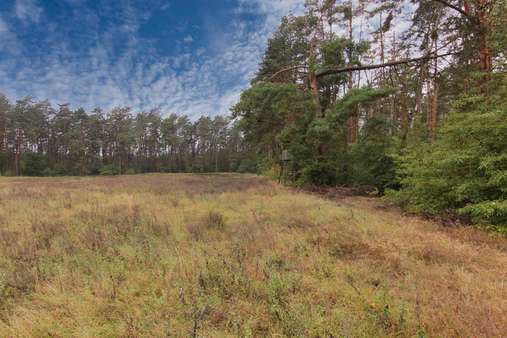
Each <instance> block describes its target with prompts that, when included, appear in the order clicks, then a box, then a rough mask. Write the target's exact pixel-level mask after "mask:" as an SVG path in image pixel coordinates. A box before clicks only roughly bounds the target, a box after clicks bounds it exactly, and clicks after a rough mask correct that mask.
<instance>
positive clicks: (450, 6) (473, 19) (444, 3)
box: [433, 0, 477, 24]
mask: <svg viewBox="0 0 507 338" xmlns="http://www.w3.org/2000/svg"><path fill="white" fill-rule="evenodd" d="M433 1H435V2H438V3H440V4H442V5H444V6H446V7H449V8H451V9H453V10H455V11H457V12H458V13H460V14H461V15H463V16H464V17H466V18H467V19H468V20H470V21H471V22H473V23H474V24H477V18H475V17H474V16H472V15H470V13H467V12H466V11H465V10H464V9H462V8H460V7H458V6H456V5H453V4H451V3H450V2H448V1H445V0H433Z"/></svg>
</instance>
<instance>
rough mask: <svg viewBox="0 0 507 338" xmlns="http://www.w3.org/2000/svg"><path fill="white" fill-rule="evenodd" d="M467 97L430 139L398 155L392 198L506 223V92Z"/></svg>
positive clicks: (417, 208)
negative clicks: (398, 180) (397, 188)
mask: <svg viewBox="0 0 507 338" xmlns="http://www.w3.org/2000/svg"><path fill="white" fill-rule="evenodd" d="M499 97H503V98H504V99H503V100H504V101H500V102H492V101H494V100H491V96H490V97H488V98H486V97H465V98H463V99H461V100H459V101H458V102H456V104H455V112H454V113H452V114H451V115H450V117H449V118H448V120H447V121H446V122H445V124H444V125H443V126H442V128H441V130H440V131H439V133H438V135H437V140H436V141H435V142H434V143H431V144H426V145H419V146H418V147H417V148H413V149H411V150H409V151H408V152H407V153H406V154H405V155H404V156H402V157H401V161H400V163H399V174H400V176H401V184H402V189H401V191H399V192H392V191H391V192H390V193H389V197H390V199H391V200H392V201H395V202H398V203H400V204H402V205H404V206H405V207H406V208H407V209H409V210H411V211H414V212H418V213H427V214H432V215H436V214H439V215H440V214H445V215H452V216H461V217H465V218H466V219H468V220H471V221H473V222H474V223H476V224H493V225H495V226H497V227H498V226H499V227H500V228H501V227H503V229H504V230H505V229H506V228H507V189H506V187H507V102H506V101H505V97H507V95H499Z"/></svg>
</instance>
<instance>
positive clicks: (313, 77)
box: [308, 37, 323, 118]
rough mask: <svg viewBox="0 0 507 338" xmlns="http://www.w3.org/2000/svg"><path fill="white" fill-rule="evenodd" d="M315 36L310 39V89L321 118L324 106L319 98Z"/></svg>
mask: <svg viewBox="0 0 507 338" xmlns="http://www.w3.org/2000/svg"><path fill="white" fill-rule="evenodd" d="M315 40H316V39H315V37H314V38H312V40H311V41H310V63H311V64H310V67H308V82H309V84H310V90H311V91H312V94H313V99H314V101H315V116H316V117H318V118H320V117H323V116H322V108H321V107H320V99H319V84H318V82H317V75H316V74H315V61H316V59H317V45H316V41H315Z"/></svg>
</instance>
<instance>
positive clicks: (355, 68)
mask: <svg viewBox="0 0 507 338" xmlns="http://www.w3.org/2000/svg"><path fill="white" fill-rule="evenodd" d="M457 54H459V53H458V52H452V53H446V54H440V55H438V54H436V55H426V56H422V57H418V58H413V59H404V60H398V61H393V62H387V63H381V64H375V65H364V66H352V67H344V68H338V69H328V70H324V71H321V72H318V73H317V77H318V78H319V77H322V76H327V75H333V74H341V73H347V72H353V71H358V70H370V69H378V68H385V67H392V66H396V65H403V64H408V63H413V62H420V61H428V60H433V59H437V58H442V57H446V56H451V55H457Z"/></svg>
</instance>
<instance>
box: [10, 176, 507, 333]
mask: <svg viewBox="0 0 507 338" xmlns="http://www.w3.org/2000/svg"><path fill="white" fill-rule="evenodd" d="M506 328H507V241H506V240H505V239H503V238H500V237H495V236H494V235H490V234H486V233H483V232H480V231H477V230H474V229H470V228H453V229H451V228H443V227H441V226H439V225H437V224H434V223H431V222H429V221H424V220H421V219H418V218H413V217H407V216H403V215H401V214H400V213H399V212H397V211H391V210H388V209H384V208H381V207H380V206H379V205H378V202H376V201H375V200H373V199H368V198H360V197H343V198H327V199H325V198H321V197H319V196H314V195H310V194H307V193H303V192H297V191H294V190H291V189H289V188H284V187H281V186H279V185H277V184H275V183H272V182H269V181H267V180H265V179H262V178H259V177H256V176H239V175H140V176H124V177H97V178H44V179H42V178H40V179H28V178H26V179H25V178H23V179H14V178H0V337H148V336H149V337H501V336H505V335H506V333H507V331H506Z"/></svg>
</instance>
